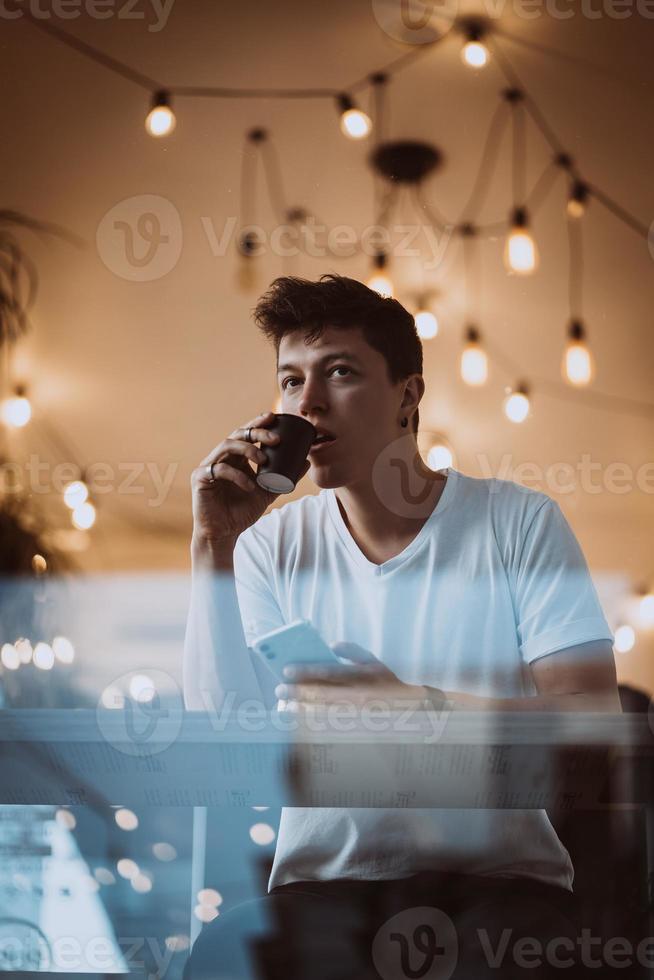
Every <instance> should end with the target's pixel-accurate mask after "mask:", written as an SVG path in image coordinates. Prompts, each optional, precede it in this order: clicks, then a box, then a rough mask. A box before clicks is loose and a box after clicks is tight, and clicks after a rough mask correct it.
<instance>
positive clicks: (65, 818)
mask: <svg viewBox="0 0 654 980" xmlns="http://www.w3.org/2000/svg"><path fill="white" fill-rule="evenodd" d="M55 820H56V821H57V823H58V824H59V826H60V827H63V828H64V829H65V830H75V827H76V826H77V820H76V819H75V814H74V813H71V812H70V810H57V812H56V813H55Z"/></svg>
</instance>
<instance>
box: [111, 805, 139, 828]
mask: <svg viewBox="0 0 654 980" xmlns="http://www.w3.org/2000/svg"><path fill="white" fill-rule="evenodd" d="M114 820H115V821H116V823H117V825H118V826H119V827H120V829H121V830H136V828H137V827H138V825H139V818H138V817H137V816H136V814H135V813H134V812H133V811H132V810H127V809H126V808H124V807H121V809H120V810H116V812H115V813H114Z"/></svg>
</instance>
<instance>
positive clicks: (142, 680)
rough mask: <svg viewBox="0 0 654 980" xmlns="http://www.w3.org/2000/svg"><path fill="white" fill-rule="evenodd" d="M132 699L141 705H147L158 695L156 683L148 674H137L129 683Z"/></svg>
mask: <svg viewBox="0 0 654 980" xmlns="http://www.w3.org/2000/svg"><path fill="white" fill-rule="evenodd" d="M129 693H130V697H132V698H133V699H134V701H138V702H139V703H140V704H147V703H149V702H150V701H152V700H153V699H154V696H155V694H156V693H157V691H156V688H155V686H154V681H153V680H152V679H151V678H150V677H148V676H147V674H135V675H134V677H132V679H131V681H130V682H129Z"/></svg>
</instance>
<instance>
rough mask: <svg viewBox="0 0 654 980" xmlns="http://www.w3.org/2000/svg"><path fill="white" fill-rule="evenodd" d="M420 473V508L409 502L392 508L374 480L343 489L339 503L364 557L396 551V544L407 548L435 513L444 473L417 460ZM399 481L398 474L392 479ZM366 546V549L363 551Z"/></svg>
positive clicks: (337, 491) (338, 493) (392, 476)
mask: <svg viewBox="0 0 654 980" xmlns="http://www.w3.org/2000/svg"><path fill="white" fill-rule="evenodd" d="M416 472H420V474H421V481H420V482H421V486H420V492H419V500H420V504H419V506H416V504H415V498H414V499H413V500H407V501H406V504H405V506H400V507H398V506H396V505H394V506H392V507H389V506H388V501H386V502H385V500H384V499H383V497H384V494H383V493H381V494H380V492H379V483H378V482H377V485H376V486H375V485H373V483H372V480H370V481H364V482H361V483H357V484H353V485H351V486H347V487H339V488H338V490H336V491H335V492H336V499H337V501H338V504H339V509H340V511H341V515H342V517H343V520H344V522H345V525H346V527H347V528H348V530H349V531H350V533H351V535H352V537H353V538H354V540H355V541H356V542H357V544H359V546H360V547H361V548H362V550H363V551H364V553H366V549H367V550H368V551H370V552H374V551H381V552H383V551H384V549H388V548H392V546H393V545H394V544H407V543H408V542H409V541H411V540H413V538H415V537H416V535H417V534H418V533H419V531H420V529H421V528H422V527H423V525H424V524H425V522H426V521H427V520H428V519H429V517H430V515H431V514H432V513H433V511H434V508H435V507H436V506H437V504H438V501H439V500H440V496H441V494H442V492H443V489H444V487H445V483H446V481H447V478H446V476H445V475H444V474H443V473H436V472H434V471H433V470H430V469H429V468H428V467H426V466H425V465H424V463H423V462H422V460H421V459H420V458H419V457H417V459H416ZM389 479H392V480H394V481H396V480H397V474H391V475H389ZM362 545H363V547H362Z"/></svg>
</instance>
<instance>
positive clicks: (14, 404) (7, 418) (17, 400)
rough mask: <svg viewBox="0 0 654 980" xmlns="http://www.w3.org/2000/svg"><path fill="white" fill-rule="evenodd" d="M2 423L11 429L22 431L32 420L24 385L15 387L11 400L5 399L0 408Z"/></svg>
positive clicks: (30, 407)
mask: <svg viewBox="0 0 654 980" xmlns="http://www.w3.org/2000/svg"><path fill="white" fill-rule="evenodd" d="M1 412H2V421H3V422H4V423H5V425H8V426H9V427H10V428H12V429H22V428H23V426H25V425H27V423H28V422H29V420H30V419H31V418H32V406H31V405H30V401H29V398H28V397H27V394H26V389H25V386H24V385H16V387H15V388H14V394H13V397H11V398H5V400H4V401H3V402H2V406H1Z"/></svg>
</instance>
